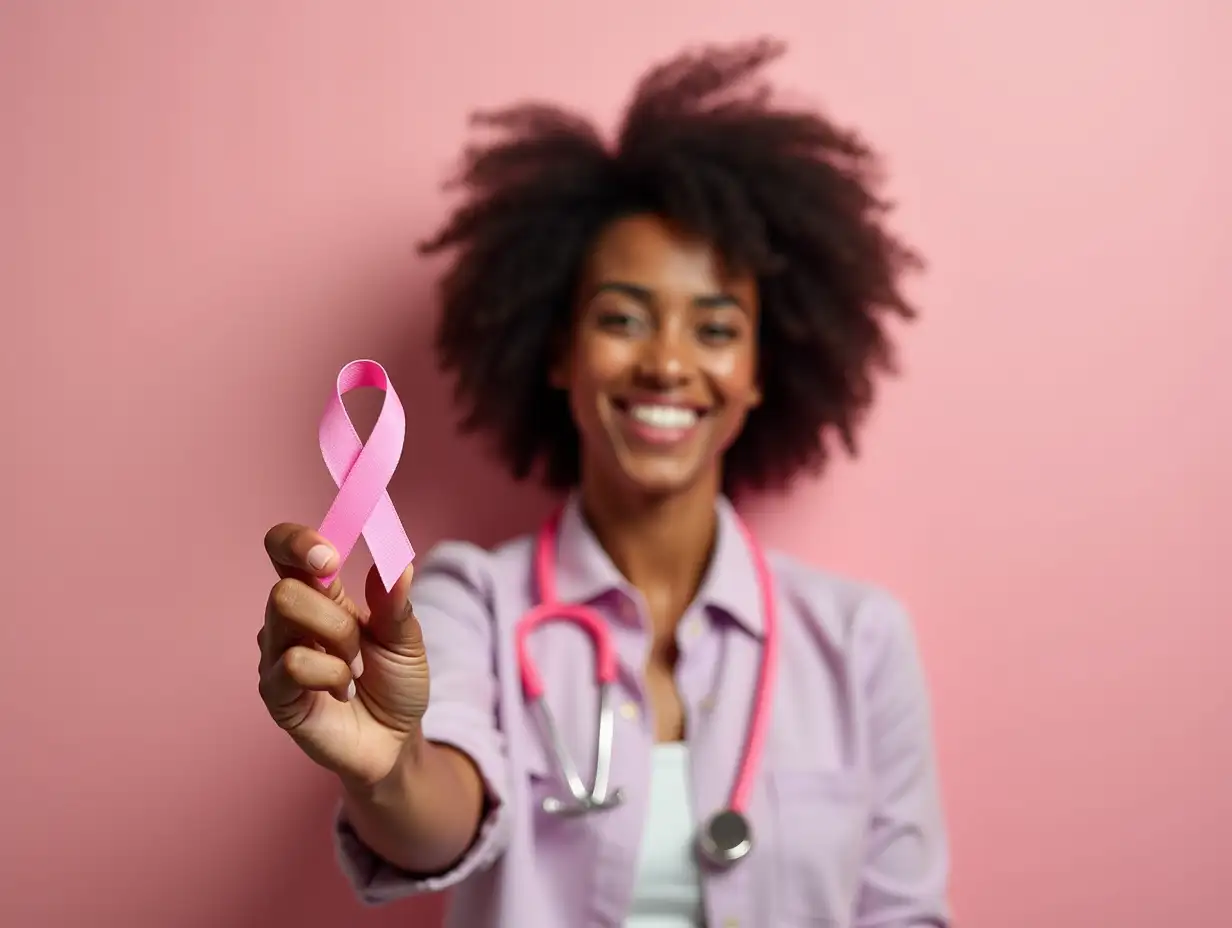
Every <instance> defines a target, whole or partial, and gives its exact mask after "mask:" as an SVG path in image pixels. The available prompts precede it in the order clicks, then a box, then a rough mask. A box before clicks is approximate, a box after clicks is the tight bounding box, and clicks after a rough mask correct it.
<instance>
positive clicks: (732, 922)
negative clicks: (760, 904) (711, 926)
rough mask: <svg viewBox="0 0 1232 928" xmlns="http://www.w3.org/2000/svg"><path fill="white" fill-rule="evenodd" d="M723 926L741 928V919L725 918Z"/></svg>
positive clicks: (725, 927) (724, 927)
mask: <svg viewBox="0 0 1232 928" xmlns="http://www.w3.org/2000/svg"><path fill="white" fill-rule="evenodd" d="M723 928H740V919H738V918H725V919H723Z"/></svg>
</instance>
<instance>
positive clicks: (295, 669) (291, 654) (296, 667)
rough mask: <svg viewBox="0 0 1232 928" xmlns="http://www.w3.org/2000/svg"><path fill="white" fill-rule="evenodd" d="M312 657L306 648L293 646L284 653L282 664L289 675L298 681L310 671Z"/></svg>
mask: <svg viewBox="0 0 1232 928" xmlns="http://www.w3.org/2000/svg"><path fill="white" fill-rule="evenodd" d="M310 664H311V659H310V658H309V657H308V651H307V649H306V648H302V647H300V648H291V649H290V650H288V651H286V652H285V653H284V654H283V655H282V666H283V668H284V669H285V670H286V672H287V676H288V677H290V678H291V679H292V680H295V681H296V682H297V683H298V682H300V679H301V678H302V677H303V676H304V674H305V673H307V671H308V667H309V665H310Z"/></svg>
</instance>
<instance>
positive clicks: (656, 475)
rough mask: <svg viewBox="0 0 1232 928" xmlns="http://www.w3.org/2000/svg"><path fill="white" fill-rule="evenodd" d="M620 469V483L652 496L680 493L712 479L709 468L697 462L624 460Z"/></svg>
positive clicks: (620, 463) (637, 493) (634, 490)
mask: <svg viewBox="0 0 1232 928" xmlns="http://www.w3.org/2000/svg"><path fill="white" fill-rule="evenodd" d="M619 468H620V478H621V479H620V482H621V483H623V484H624V485H625V487H627V488H628V489H629V490H631V491H632V492H633V493H635V494H636V495H638V496H644V497H649V498H662V497H667V496H677V495H679V494H682V493H687V492H689V491H691V490H693V489H695V488H696V487H697V486H699V485H700V484H704V483H710V482H711V481H709V480H708V479H707V478H708V477H709V476H710V473H709V468H707V467H703V466H700V465H699V464H698V463H697V462H695V461H671V460H666V461H664V460H658V461H646V460H636V459H634V460H629V459H625V460H622V461H620V462H619ZM716 485H717V483H716Z"/></svg>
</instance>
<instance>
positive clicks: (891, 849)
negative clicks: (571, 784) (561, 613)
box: [336, 500, 950, 928]
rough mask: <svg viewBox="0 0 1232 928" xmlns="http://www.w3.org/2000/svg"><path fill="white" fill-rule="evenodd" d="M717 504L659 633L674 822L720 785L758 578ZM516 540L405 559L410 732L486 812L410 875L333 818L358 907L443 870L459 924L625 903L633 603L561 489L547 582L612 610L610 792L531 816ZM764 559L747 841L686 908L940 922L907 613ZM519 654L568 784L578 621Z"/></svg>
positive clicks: (553, 918)
mask: <svg viewBox="0 0 1232 928" xmlns="http://www.w3.org/2000/svg"><path fill="white" fill-rule="evenodd" d="M734 518H735V517H734V514H733V512H732V509H731V506H730V504H728V503H727V502H726V501H721V502H720V504H719V534H718V539H717V547H716V551H715V556H714V558H713V561H712V565H711V568H710V570H709V572H708V574H707V577H706V579H705V581H704V583H703V584H702V588H701V590H700V591H699V593H698V595H697V599H696V601H695V602H694V603H693V604H692V606H690V608H689V610H688V611H687V612H686V614H685V615H684V617H683V619H682V620H681V622H680V629H679V632H678V639H679V646H680V658H679V664H678V667H677V670H676V682H677V686H678V687H679V690H680V694H681V698H682V699H683V701H684V706H685V712H686V717H687V720H688V723H687V728H688V742H689V748H690V752H691V758H692V769H691V782H690V786H691V790H692V796H693V810H692V811H693V818H694V820H695V821H702V820H704V819H705V817H706V816H708V815H709V814H710V813H711V812H712V811H714V810H717V809H719V808H721V807H723V806H724V805H725V803H726V800H727V797H728V793H729V791H730V789H731V785H732V778H733V777H734V775H735V771H736V768H737V766H738V764H739V762H740V759H741V758H740V755H741V751H742V747H743V742H744V735H745V731H746V728H747V726H748V721H749V705H750V701H751V698H752V694H753V689H754V686H755V681H756V678H757V672H758V667H759V664H760V657H761V641H762V611H761V603H760V594H759V591H758V585H757V577H756V574H755V570H754V567H753V562H752V559H751V558H750V555H749V551H748V549H747V547H746V546H745V543H744V541H743V539H742V538H741V536H740V533H739V531H738V529H737V528H736V525H735V522H734ZM533 542H534V539H533V537H532V536H526V537H523V538H519V539H516V540H514V541H511V542H509V543H507V544H505V545H503V546H501V547H499V548H497V549H495V550H493V551H484V550H482V549H480V548H477V547H475V546H473V545H469V544H464V543H459V542H446V543H442V544H441V545H439V546H438V547H437V548H435V549H434V550H433V551H432V552H431V553H430V554H429V555H428V556H426V557H424V558H422V559H421V561H420V563H419V564H418V566H417V569H416V573H415V584H414V591H413V593H412V599H413V601H414V603H415V612H416V614H417V615H418V617H419V620H420V622H421V623H422V625H423V631H424V637H425V639H426V643H427V649H428V658H429V661H430V662H431V666H432V698H431V707H430V708H429V709H428V712H427V714H426V715H425V717H424V728H425V732H426V734H427V737H428V738H430V739H431V740H433V741H438V742H443V743H447V744H451V745H454V746H455V747H457V748H459V749H461V750H462V751H465V752H466V753H467V754H469V755H470V756H471V757H472V758H473V759H474V761H475V763H476V764H477V765H478V767H479V769H480V771H481V772H482V774H483V777H484V779H485V781H486V786H487V789H488V791H489V793H490V794H491V796H492V798H493V800H494V803H493V805H494V810H493V811H492V813H491V814H490V815H489V816H488V817H487V819H486V820H485V821H484V823H483V825H482V827H481V829H480V833H479V836H478V838H477V839H476V841H475V843H474V845H473V846H472V847H471V849H470V851H469V852H468V853H467V854H466V856H465V857H464V858H463V859H462V860H461V861H460V862H459V863H458V864H457V866H456V867H455V868H454V869H452V870H451V871H449V872H448V873H445V874H443V875H440V876H436V877H432V878H430V879H418V878H415V877H413V876H411V875H409V874H405V873H402V872H400V871H398V870H396V869H394V868H392V867H390V866H389V865H388V864H386V863H384V862H383V861H382V860H380V859H379V858H377V857H376V856H374V855H373V854H372V853H371V852H370V851H369V850H367V849H366V848H365V847H364V846H363V844H362V843H361V842H360V841H359V839H358V838H357V837H356V835H355V833H354V832H353V831H352V830H351V829H350V827H349V826H348V825H347V823H346V821H345V820H343V819H341V818H340V819H339V822H338V827H337V830H336V838H337V847H338V853H339V859H340V861H341V864H342V867H343V870H344V871H345V873H346V874H347V876H348V878H349V879H350V881H351V882H352V883H353V885H354V887H355V889H356V892H357V893H358V894H359V896H360V898H361V899H362V900H364V901H365V902H367V903H369V904H378V903H384V902H389V901H391V900H394V899H400V898H403V897H406V896H411V895H415V894H419V893H427V892H434V891H437V890H443V889H447V888H451V887H452V888H454V889H455V892H454V894H453V899H452V905H451V908H450V915H449V920H448V924H449V925H451V926H459V928H460V926H465V928H484V926H493V928H495V926H503V928H522V926H535V928H589V926H596V928H597V926H611V928H616V926H620V925H621V924H622V923H623V921H624V918H625V916H626V913H627V912H628V910H629V907H630V903H631V895H632V892H633V884H634V878H635V875H636V867H637V861H638V849H639V842H640V841H641V839H642V835H643V833H644V827H645V817H646V809H647V799H648V794H649V785H650V784H649V777H650V771H651V763H650V751H651V747H652V745H653V737H654V736H653V732H652V730H651V725H650V717H649V716H650V709H649V704H648V701H647V694H646V691H645V688H644V686H643V685H642V682H641V677H642V667H643V665H644V663H645V659H646V652H647V647H648V645H649V637H648V634H647V620H646V615H647V609H646V605H645V603H644V602H643V600H642V597H641V596H640V594H639V593H638V592H637V590H636V589H634V588H633V587H631V586H630V584H629V583H628V581H626V580H625V579H624V578H623V577H622V576H621V574H620V573H619V571H617V570H616V568H615V567H614V566H613V564H612V563H611V561H610V560H609V558H608V557H607V555H606V554H605V553H604V551H603V549H602V548H601V547H600V545H599V544H598V542H597V541H596V539H595V537H594V536H593V535H592V534H591V533H590V531H589V529H588V528H587V526H586V524H585V520H584V519H583V518H582V517H581V514H580V512H579V510H578V507H577V503H576V500H573V501H571V502H570V503H569V504H568V506H567V507H566V510H565V514H564V517H563V519H562V522H561V528H560V550H559V559H558V562H557V567H556V570H557V585H558V588H559V594H560V596H561V598H562V599H564V600H565V601H570V602H585V603H590V604H592V605H593V606H595V607H596V608H597V609H599V610H600V611H601V612H602V614H603V615H604V616H605V617H606V618H607V619H608V622H609V626H610V628H611V632H612V636H613V643H614V645H615V647H616V649H617V655H618V658H619V665H620V667H619V670H620V673H619V679H618V691H619V692H618V696H619V701H618V705H619V711H618V712H617V715H616V732H615V747H614V749H613V769H612V784H613V785H614V786H619V787H622V788H623V790H624V793H625V797H626V798H625V803H624V805H622V806H620V807H618V808H616V809H614V810H611V811H607V812H603V813H597V814H592V815H587V816H582V817H578V818H557V817H552V816H549V815H547V814H545V813H544V812H543V811H542V810H541V808H540V802H541V800H542V799H543V797H544V796H545V795H548V794H551V795H560V790H561V789H563V786H562V785H561V784H560V782H559V780H558V778H557V776H556V774H555V772H554V770H555V768H554V766H553V763H552V759H551V754H550V753H549V752H548V751H547V749H546V746H545V744H544V742H543V739H542V737H541V736H540V734H539V729H538V728H537V726H536V724H535V720H534V718H533V716H532V715H531V714H530V713H528V711H527V709H526V707H525V705H524V704H523V700H522V696H521V689H520V683H519V676H518V665H517V659H516V655H515V651H514V631H513V630H514V625H515V623H516V622H517V620H518V619H519V617H521V615H522V614H523V613H524V612H526V610H527V609H529V608H530V607H531V605H532V599H533V597H534V595H535V589H534V583H533V576H532V575H533V568H532V563H531V561H532V547H533ZM769 558H770V564H771V569H772V571H773V574H774V580H775V588H776V592H777V595H778V612H779V627H780V632H779V647H780V649H781V651H780V655H779V663H778V666H779V669H778V679H777V681H776V684H775V692H774V700H773V716H772V724H771V726H770V731H769V734H768V737H767V741H766V749H765V752H764V755H763V757H762V760H761V767H760V771H759V775H758V778H757V784H756V787H755V788H754V790H753V792H752V796H751V800H750V806H749V809H748V814H749V816H750V818H751V820H752V824H753V828H754V841H755V844H754V849H753V851H752V853H751V854H750V855H749V856H748V857H746V858H745V859H744V860H743V861H741V862H740V863H738V864H736V865H735V866H734V867H732V868H731V869H730V870H728V871H726V872H715V873H711V872H707V871H706V870H705V869H703V871H702V872H703V877H702V880H703V885H702V894H703V898H704V908H705V915H706V924H707V925H709V926H712V928H741V926H746V928H767V926H775V925H782V926H788V925H825V926H831V928H874V926H876V928H919V926H942V928H944V926H948V925H949V924H950V922H949V916H948V907H947V902H946V883H947V877H948V870H949V859H948V852H947V842H946V834H945V826H944V822H943V819H942V810H941V803H940V798H939V793H938V785H937V773H936V764H935V758H934V751H933V741H932V733H931V722H930V718H929V706H928V698H927V693H926V688H925V681H924V677H923V674H922V671H921V667H920V661H919V657H918V654H917V650H916V644H915V639H914V636H913V634H912V630H911V626H910V623H909V621H908V618H907V616H906V614H905V613H904V611H903V609H902V607H901V606H900V605H899V604H898V603H897V602H896V601H895V600H894V599H893V598H891V597H890V596H889V595H887V594H886V593H884V592H882V591H880V590H878V589H876V588H873V587H869V586H865V585H861V584H858V583H854V582H851V581H848V580H843V579H840V578H838V577H835V576H831V575H829V574H826V573H823V572H821V571H818V570H815V569H813V568H811V567H808V566H805V565H803V564H800V563H798V562H796V561H794V560H792V559H790V558H787V557H784V556H781V555H776V554H771V555H770V556H769ZM531 651H532V652H533V656H534V659H535V661H536V662H537V664H538V666H539V669H540V671H541V673H542V674H543V676H544V681H545V685H546V687H547V693H546V698H547V701H548V704H549V706H550V708H551V710H552V712H553V713H554V715H555V716H556V720H557V724H558V725H559V727H560V729H561V734H562V736H563V738H564V740H565V742H566V744H567V745H568V747H569V749H570V751H571V752H572V754H573V757H574V758H575V759H576V760H577V762H578V764H579V765H580V766H581V769H582V771H583V777H584V779H586V780H587V781H588V782H589V775H590V771H591V770H592V769H593V757H594V744H595V741H594V739H595V729H596V710H597V692H596V688H595V684H594V676H593V659H592V656H591V653H592V652H591V649H590V643H589V639H588V638H586V637H585V636H584V635H583V634H582V633H581V632H580V631H578V630H576V629H574V628H573V627H571V626H568V625H564V624H553V625H548V626H544V627H543V628H541V629H540V630H539V631H538V632H536V633H535V636H534V637H533V638H532V644H531Z"/></svg>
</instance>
